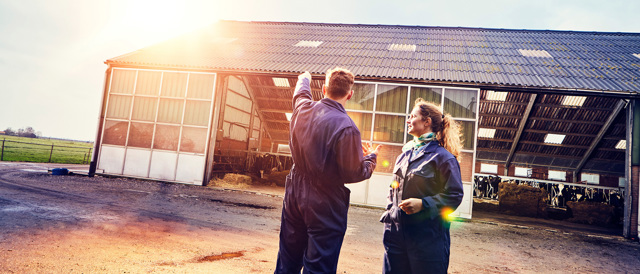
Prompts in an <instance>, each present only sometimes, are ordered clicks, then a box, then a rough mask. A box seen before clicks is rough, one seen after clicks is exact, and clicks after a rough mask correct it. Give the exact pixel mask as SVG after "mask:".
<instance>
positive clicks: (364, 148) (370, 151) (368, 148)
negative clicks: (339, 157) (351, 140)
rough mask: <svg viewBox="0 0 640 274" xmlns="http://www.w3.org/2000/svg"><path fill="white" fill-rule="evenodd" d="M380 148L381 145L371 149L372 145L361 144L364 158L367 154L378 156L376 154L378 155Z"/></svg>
mask: <svg viewBox="0 0 640 274" xmlns="http://www.w3.org/2000/svg"><path fill="white" fill-rule="evenodd" d="M380 147H382V145H377V146H376V148H375V149H374V148H373V145H372V144H371V143H363V144H362V154H363V155H364V156H367V155H369V154H375V155H378V153H380Z"/></svg>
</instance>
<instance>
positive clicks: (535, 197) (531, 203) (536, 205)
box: [498, 182, 548, 218]
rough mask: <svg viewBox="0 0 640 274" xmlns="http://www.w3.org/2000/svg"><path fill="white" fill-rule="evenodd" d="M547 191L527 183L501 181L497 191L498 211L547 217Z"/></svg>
mask: <svg viewBox="0 0 640 274" xmlns="http://www.w3.org/2000/svg"><path fill="white" fill-rule="evenodd" d="M547 200H548V195H547V191H546V190H544V189H541V188H537V187H531V186H527V185H517V184H513V183H508V182H501V183H500V186H499V191H498V208H499V209H500V211H502V212H504V213H507V214H513V215H518V216H526V217H542V218H546V217H547V207H548V206H547Z"/></svg>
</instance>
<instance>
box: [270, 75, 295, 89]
mask: <svg viewBox="0 0 640 274" xmlns="http://www.w3.org/2000/svg"><path fill="white" fill-rule="evenodd" d="M271 79H273V84H274V85H276V87H285V88H289V87H291V86H290V85H289V79H287V78H276V77H273V78H271Z"/></svg>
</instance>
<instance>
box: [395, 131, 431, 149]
mask: <svg viewBox="0 0 640 274" xmlns="http://www.w3.org/2000/svg"><path fill="white" fill-rule="evenodd" d="M435 139H436V135H435V133H433V132H429V133H425V134H422V136H420V137H415V136H414V137H413V140H411V141H409V142H407V143H406V144H404V146H402V152H405V151H407V150H411V149H412V148H415V149H416V150H417V149H419V148H421V147H422V146H424V145H426V144H428V143H429V142H431V141H433V140H435Z"/></svg>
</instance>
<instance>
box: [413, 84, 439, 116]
mask: <svg viewBox="0 0 640 274" xmlns="http://www.w3.org/2000/svg"><path fill="white" fill-rule="evenodd" d="M418 98H422V99H424V100H425V101H427V102H431V103H434V104H435V105H436V106H439V105H440V104H441V103H442V89H441V88H427V87H411V98H410V99H409V112H411V110H412V109H413V106H414V104H415V102H416V99H418Z"/></svg>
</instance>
